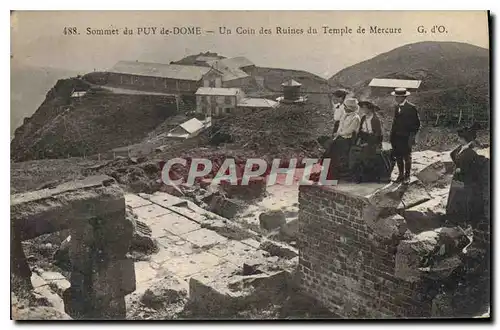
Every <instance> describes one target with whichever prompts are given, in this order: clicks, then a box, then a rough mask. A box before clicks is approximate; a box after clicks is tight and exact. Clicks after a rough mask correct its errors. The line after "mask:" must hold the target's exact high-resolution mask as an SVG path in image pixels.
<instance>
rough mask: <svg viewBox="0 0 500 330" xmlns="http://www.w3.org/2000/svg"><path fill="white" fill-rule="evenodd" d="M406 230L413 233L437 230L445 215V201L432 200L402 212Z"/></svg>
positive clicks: (442, 199) (439, 199)
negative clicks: (406, 225) (406, 226)
mask: <svg viewBox="0 0 500 330" xmlns="http://www.w3.org/2000/svg"><path fill="white" fill-rule="evenodd" d="M401 214H402V216H403V217H404V218H405V220H406V223H407V224H408V228H409V229H410V231H411V232H413V233H419V232H422V231H426V230H430V229H434V228H439V227H441V226H442V225H443V224H444V221H445V214H446V199H445V198H444V197H441V198H434V199H431V200H429V201H427V202H425V203H422V204H419V205H416V206H414V207H410V208H409V209H406V210H404V211H402V213H401Z"/></svg>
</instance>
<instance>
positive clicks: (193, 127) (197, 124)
mask: <svg viewBox="0 0 500 330" xmlns="http://www.w3.org/2000/svg"><path fill="white" fill-rule="evenodd" d="M179 126H180V127H182V128H183V129H184V130H185V131H186V132H188V133H189V134H192V133H194V132H197V131H199V130H200V129H202V128H203V127H204V125H203V123H202V122H201V121H199V120H198V119H196V118H192V119H189V120H188V121H186V122H184V123H182V124H180V125H179Z"/></svg>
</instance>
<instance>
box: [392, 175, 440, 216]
mask: <svg viewBox="0 0 500 330" xmlns="http://www.w3.org/2000/svg"><path fill="white" fill-rule="evenodd" d="M402 188H403V189H404V190H403V196H402V197H401V203H400V204H399V205H398V209H408V208H410V207H413V206H415V205H419V204H422V203H425V202H426V201H428V200H430V199H431V198H432V196H431V195H430V194H429V192H428V191H427V189H426V187H425V185H424V184H423V183H422V182H421V181H419V180H412V181H410V184H409V185H403V186H402Z"/></svg>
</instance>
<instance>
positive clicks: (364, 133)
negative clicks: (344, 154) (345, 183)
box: [349, 101, 384, 183]
mask: <svg viewBox="0 0 500 330" xmlns="http://www.w3.org/2000/svg"><path fill="white" fill-rule="evenodd" d="M359 108H360V115H361V122H360V128H359V132H358V134H357V135H356V136H355V138H354V141H353V146H352V147H351V152H350V159H349V165H350V168H351V174H352V179H353V180H354V181H355V182H357V183H361V182H369V181H371V182H376V181H379V180H380V177H381V174H382V173H383V169H382V168H381V167H382V166H384V165H383V164H382V159H381V156H380V153H381V152H380V150H381V149H382V124H381V123H380V119H379V118H378V116H377V115H376V113H375V111H376V110H378V107H377V106H376V105H375V104H373V103H371V102H368V101H361V102H359ZM377 156H378V157H377Z"/></svg>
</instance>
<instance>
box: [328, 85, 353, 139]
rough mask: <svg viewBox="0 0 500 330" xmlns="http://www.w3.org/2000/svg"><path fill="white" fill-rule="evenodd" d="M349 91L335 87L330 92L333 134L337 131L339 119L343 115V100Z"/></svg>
mask: <svg viewBox="0 0 500 330" xmlns="http://www.w3.org/2000/svg"><path fill="white" fill-rule="evenodd" d="M348 94H349V92H348V91H347V90H345V89H337V90H336V91H334V92H333V93H332V95H331V96H330V97H331V103H332V107H333V121H334V122H333V134H335V133H337V130H338V129H339V125H340V120H341V119H342V116H343V115H344V113H345V111H344V100H345V98H346V97H347V95H348Z"/></svg>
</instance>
